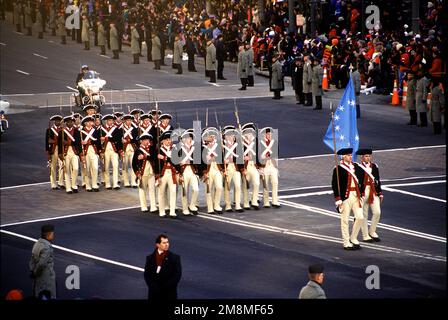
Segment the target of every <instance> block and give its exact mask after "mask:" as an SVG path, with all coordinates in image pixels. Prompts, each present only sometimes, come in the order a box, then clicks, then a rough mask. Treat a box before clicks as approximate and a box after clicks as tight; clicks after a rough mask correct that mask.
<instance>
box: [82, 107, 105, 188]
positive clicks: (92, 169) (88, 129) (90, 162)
mask: <svg viewBox="0 0 448 320" xmlns="http://www.w3.org/2000/svg"><path fill="white" fill-rule="evenodd" d="M94 121H95V119H94V118H93V117H92V116H86V117H84V118H83V119H82V121H81V124H82V125H83V129H81V144H82V146H83V147H82V148H83V154H84V157H83V159H85V160H84V161H85V163H86V190H87V191H88V192H92V191H95V192H98V191H100V190H99V187H98V156H99V154H100V152H101V139H100V135H99V133H98V130H96V129H95V128H94Z"/></svg>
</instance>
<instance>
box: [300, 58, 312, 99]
mask: <svg viewBox="0 0 448 320" xmlns="http://www.w3.org/2000/svg"><path fill="white" fill-rule="evenodd" d="M303 61H304V66H303V76H302V85H303V94H304V95H305V106H307V107H310V106H312V105H313V94H312V92H311V84H312V79H313V69H312V68H311V61H310V56H309V54H306V55H305V56H304V57H303Z"/></svg>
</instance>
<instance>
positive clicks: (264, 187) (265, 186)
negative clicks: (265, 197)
mask: <svg viewBox="0 0 448 320" xmlns="http://www.w3.org/2000/svg"><path fill="white" fill-rule="evenodd" d="M255 126H256V127H257V132H258V124H255ZM257 157H258V154H257ZM259 162H261V161H259ZM260 179H261V182H262V183H263V189H267V188H268V185H267V184H266V179H265V178H264V171H263V174H261V173H260Z"/></svg>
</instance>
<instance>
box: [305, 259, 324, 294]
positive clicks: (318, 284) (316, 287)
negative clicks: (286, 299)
mask: <svg viewBox="0 0 448 320" xmlns="http://www.w3.org/2000/svg"><path fill="white" fill-rule="evenodd" d="M308 278H309V281H308V283H307V284H306V286H304V287H303V288H302V289H301V290H300V294H299V299H326V298H327V297H326V295H325V292H324V290H323V289H322V284H323V282H324V267H323V266H322V265H320V264H313V265H311V266H309V268H308Z"/></svg>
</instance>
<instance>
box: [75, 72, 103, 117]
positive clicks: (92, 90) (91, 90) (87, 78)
mask: <svg viewBox="0 0 448 320" xmlns="http://www.w3.org/2000/svg"><path fill="white" fill-rule="evenodd" d="M86 69H87V70H86ZM105 85H106V80H104V79H101V78H100V74H99V73H98V72H96V71H93V70H88V67H87V66H83V73H82V77H79V81H78V82H77V89H74V91H75V92H74V93H73V97H74V100H75V104H76V106H78V107H79V108H83V107H84V106H86V105H88V104H93V105H95V106H96V107H97V110H98V112H100V110H101V107H102V106H103V105H104V104H105V103H106V98H105V97H104V95H103V94H102V90H103V88H104V86H105Z"/></svg>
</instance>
